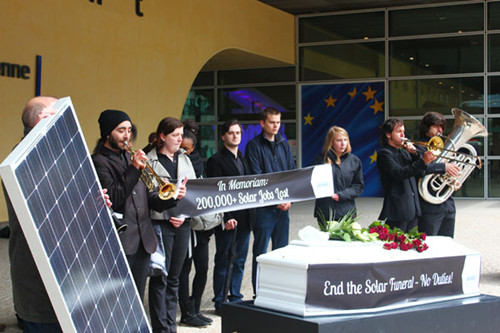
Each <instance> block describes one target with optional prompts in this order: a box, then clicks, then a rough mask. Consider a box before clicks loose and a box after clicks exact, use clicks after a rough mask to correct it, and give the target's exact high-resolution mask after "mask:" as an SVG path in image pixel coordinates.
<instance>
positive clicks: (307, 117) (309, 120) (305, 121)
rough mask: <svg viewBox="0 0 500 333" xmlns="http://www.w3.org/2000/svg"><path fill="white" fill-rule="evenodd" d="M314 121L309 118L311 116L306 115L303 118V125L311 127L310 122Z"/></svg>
mask: <svg viewBox="0 0 500 333" xmlns="http://www.w3.org/2000/svg"><path fill="white" fill-rule="evenodd" d="M313 119H314V117H311V114H310V113H308V114H307V116H305V117H304V125H307V124H309V125H311V126H312V124H313V123H312V120H313Z"/></svg>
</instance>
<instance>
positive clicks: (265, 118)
mask: <svg viewBox="0 0 500 333" xmlns="http://www.w3.org/2000/svg"><path fill="white" fill-rule="evenodd" d="M260 126H262V132H261V133H260V134H259V135H257V136H256V137H254V138H253V139H252V140H250V141H249V142H248V144H247V146H246V151H245V158H246V159H247V161H248V165H249V166H250V172H251V174H259V175H261V174H266V173H273V172H281V171H289V170H293V169H295V161H294V158H293V153H292V150H291V148H290V145H289V144H288V141H287V140H286V139H285V137H284V136H282V135H281V134H280V133H279V129H280V127H281V112H280V111H278V110H277V109H276V108H273V107H267V108H265V109H264V111H262V112H261V115H260ZM291 207H292V203H291V202H285V203H280V204H279V205H273V206H266V207H259V208H257V209H256V216H257V217H256V223H255V226H254V228H253V230H252V232H253V247H252V286H253V291H254V293H256V291H257V257H258V256H259V255H261V254H264V253H266V252H267V248H268V246H269V242H270V241H271V243H272V245H271V248H272V250H273V251H274V250H276V249H279V248H282V247H285V246H287V245H288V237H289V231H290V214H289V210H290V208H291Z"/></svg>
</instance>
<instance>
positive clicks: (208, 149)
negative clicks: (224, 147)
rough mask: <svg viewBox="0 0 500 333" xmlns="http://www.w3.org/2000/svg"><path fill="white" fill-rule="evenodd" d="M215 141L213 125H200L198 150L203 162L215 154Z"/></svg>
mask: <svg viewBox="0 0 500 333" xmlns="http://www.w3.org/2000/svg"><path fill="white" fill-rule="evenodd" d="M216 144H217V141H216V138H215V125H200V136H199V138H198V145H197V146H198V149H199V152H200V155H201V158H202V159H203V160H207V159H208V158H210V156H212V155H213V154H215V152H216V150H215V147H216Z"/></svg>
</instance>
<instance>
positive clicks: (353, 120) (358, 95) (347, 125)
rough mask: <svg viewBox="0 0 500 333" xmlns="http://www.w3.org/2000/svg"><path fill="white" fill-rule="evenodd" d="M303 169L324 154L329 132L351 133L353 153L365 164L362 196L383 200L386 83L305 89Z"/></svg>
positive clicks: (303, 99) (309, 87)
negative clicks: (380, 154)
mask: <svg viewBox="0 0 500 333" xmlns="http://www.w3.org/2000/svg"><path fill="white" fill-rule="evenodd" d="M301 93H302V118H301V119H302V167H306V166H310V165H312V164H313V162H314V159H315V158H316V156H317V155H318V154H319V153H321V149H322V147H323V144H324V142H325V137H326V134H327V132H328V129H330V127H332V126H340V127H342V128H344V129H346V130H347V132H348V133H349V140H350V142H351V146H352V152H353V154H355V155H356V156H358V157H359V158H360V160H361V162H362V163H363V177H364V182H365V189H364V191H363V194H362V195H363V196H367V197H376V196H382V186H381V184H380V177H379V174H378V170H377V152H378V150H379V149H380V145H379V136H380V126H381V125H382V123H383V122H384V83H383V82H370V83H345V84H325V85H310V86H309V85H308V86H302V91H301Z"/></svg>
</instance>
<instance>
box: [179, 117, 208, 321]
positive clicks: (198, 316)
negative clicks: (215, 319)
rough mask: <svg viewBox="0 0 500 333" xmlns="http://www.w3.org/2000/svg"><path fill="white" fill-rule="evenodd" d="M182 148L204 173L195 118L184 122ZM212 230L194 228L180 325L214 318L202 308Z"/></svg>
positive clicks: (182, 280)
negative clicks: (190, 277)
mask: <svg viewBox="0 0 500 333" xmlns="http://www.w3.org/2000/svg"><path fill="white" fill-rule="evenodd" d="M183 124H184V131H183V134H182V143H181V148H182V149H184V150H185V153H186V155H187V156H188V157H189V159H190V160H191V163H192V164H193V168H194V171H195V173H196V178H202V176H203V161H202V160H201V156H200V154H199V153H198V150H197V149H196V144H197V142H198V139H197V137H196V133H198V125H197V124H196V123H195V122H194V121H193V120H192V119H186V120H185V121H184V122H183ZM212 234H213V230H191V251H188V253H187V255H186V259H185V260H184V265H183V266H182V271H181V274H180V275H179V305H180V308H181V319H180V323H181V325H186V326H192V327H205V326H207V325H209V324H211V323H212V319H210V318H209V317H207V316H204V315H203V314H202V313H201V312H200V305H201V299H202V296H203V292H204V291H205V285H206V283H207V276H208V261H209V260H208V255H209V247H208V245H209V243H210V238H211V236H212ZM193 263H194V267H195V274H194V277H193V283H192V286H193V287H192V291H191V295H190V294H189V275H190V273H191V266H192V265H193Z"/></svg>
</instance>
